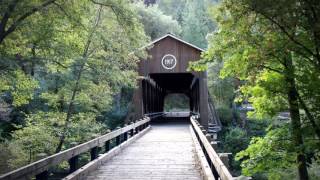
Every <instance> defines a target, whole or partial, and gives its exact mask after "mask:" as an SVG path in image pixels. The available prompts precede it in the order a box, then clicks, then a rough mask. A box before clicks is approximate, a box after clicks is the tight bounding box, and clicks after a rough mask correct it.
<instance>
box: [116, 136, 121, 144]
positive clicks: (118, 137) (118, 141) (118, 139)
mask: <svg viewBox="0 0 320 180" xmlns="http://www.w3.org/2000/svg"><path fill="white" fill-rule="evenodd" d="M120 138H121V135H119V136H117V137H116V145H117V146H119V145H120V143H121V139H120Z"/></svg>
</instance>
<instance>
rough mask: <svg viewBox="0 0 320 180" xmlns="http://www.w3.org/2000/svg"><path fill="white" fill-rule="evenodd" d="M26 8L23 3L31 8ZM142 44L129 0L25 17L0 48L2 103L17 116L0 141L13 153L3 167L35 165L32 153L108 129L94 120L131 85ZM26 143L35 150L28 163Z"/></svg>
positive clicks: (70, 5)
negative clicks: (6, 136) (17, 114)
mask: <svg viewBox="0 0 320 180" xmlns="http://www.w3.org/2000/svg"><path fill="white" fill-rule="evenodd" d="M17 2H18V1H17ZM19 3H21V2H20V1H19ZM29 3H30V4H28V3H26V2H25V4H23V5H24V6H26V7H31V6H33V5H35V4H32V3H33V2H29ZM35 3H38V1H37V2H35ZM21 6H22V4H21ZM1 7H2V6H1ZM19 13H20V12H19ZM19 13H15V14H12V16H11V17H12V18H13V19H15V18H18V17H19ZM21 13H22V11H21ZM16 16H17V17H16ZM10 22H11V21H10ZM30 27H32V28H30ZM147 40H148V38H147V36H146V35H145V34H144V30H143V26H142V24H141V23H140V22H139V21H138V16H137V14H136V13H135V11H134V9H133V6H132V4H131V3H129V2H128V1H120V0H106V1H95V0H81V1H76V2H74V1H72V2H71V1H54V2H53V4H52V5H50V6H47V7H46V9H45V11H44V10H43V11H40V10H39V11H37V12H36V13H34V14H32V15H30V16H29V17H28V18H26V19H24V23H23V24H20V26H19V28H17V29H16V30H15V31H13V32H12V33H11V34H10V35H8V36H6V37H5V39H4V41H3V43H2V44H1V45H0V53H1V54H0V55H1V58H0V60H1V62H5V63H1V65H0V66H1V67H3V68H1V70H0V73H1V75H4V76H1V77H0V80H1V82H4V83H5V86H3V88H1V91H0V93H1V100H4V101H5V102H6V103H8V104H10V107H12V108H13V109H14V111H19V112H21V116H22V118H21V119H22V121H21V122H19V123H17V122H13V121H12V122H11V123H12V124H13V126H14V127H15V128H14V129H13V132H8V133H11V136H9V137H8V138H7V139H5V140H4V141H8V142H5V144H9V145H10V147H17V148H11V149H10V153H9V154H11V155H12V157H10V160H9V162H11V163H10V164H11V165H12V166H15V167H16V166H19V165H22V164H25V163H27V162H26V161H28V162H31V161H34V160H37V158H38V157H36V156H37V154H39V153H40V154H41V153H45V154H46V155H50V154H52V153H54V152H58V151H60V150H63V149H65V148H70V147H71V146H73V145H74V142H76V143H81V142H83V141H85V140H88V139H90V138H92V137H95V136H96V135H97V134H101V133H104V132H105V131H104V130H106V129H107V128H110V126H107V127H105V126H104V125H103V124H106V125H108V123H109V122H101V121H102V119H103V118H100V117H101V116H102V115H103V114H104V112H105V111H108V110H110V109H111V102H112V100H113V97H114V95H115V94H117V93H118V92H119V91H120V89H121V88H134V87H135V83H136V76H137V74H136V71H135V70H136V65H137V61H138V57H144V56H145V52H144V51H142V50H139V48H140V47H142V46H143V45H144V44H145V43H146V42H147ZM132 52H135V53H132ZM43 119H46V121H43V122H42V121H41V120H43ZM87 123H89V124H87ZM86 127H88V128H89V129H86ZM90 128H91V129H90ZM102 129H104V130H102ZM79 132H84V133H83V136H82V135H81V134H79ZM47 133H48V135H46V134H47ZM37 136H39V139H37V138H36V137H37ZM40 138H41V139H40ZM46 141H47V142H50V143H48V144H43V143H38V142H46ZM27 142H28V143H27ZM27 145H32V148H31V149H35V151H34V152H32V154H33V155H32V157H31V156H29V155H28V151H29V149H30V148H28V146H27ZM47 145H48V147H45V146H47ZM18 149H19V150H18ZM15 150H17V151H15ZM19 153H21V156H19ZM19 157H21V158H19ZM15 158H16V159H15Z"/></svg>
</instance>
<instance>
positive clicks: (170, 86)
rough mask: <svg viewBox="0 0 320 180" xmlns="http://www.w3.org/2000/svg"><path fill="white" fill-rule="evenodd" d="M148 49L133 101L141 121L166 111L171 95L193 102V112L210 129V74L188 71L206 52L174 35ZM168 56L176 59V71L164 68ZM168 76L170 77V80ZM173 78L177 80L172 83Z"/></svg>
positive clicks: (139, 67)
mask: <svg viewBox="0 0 320 180" xmlns="http://www.w3.org/2000/svg"><path fill="white" fill-rule="evenodd" d="M145 48H147V52H148V55H149V56H148V58H147V59H141V60H140V61H139V64H138V72H139V79H138V89H137V90H136V91H135V92H134V97H133V102H134V106H133V107H134V111H135V114H136V118H141V117H143V116H144V114H146V113H152V112H161V111H163V105H164V98H165V96H166V95H167V94H169V93H183V94H186V95H187V96H188V97H189V98H190V110H191V111H193V112H195V113H200V114H201V116H200V122H201V124H202V125H203V126H204V127H207V126H208V119H209V118H208V87H207V73H206V72H205V71H203V72H193V71H191V72H190V71H189V70H188V67H189V64H190V62H194V61H197V60H199V59H200V58H201V53H202V52H203V50H202V49H201V48H198V47H195V46H194V45H192V44H189V43H187V42H185V41H183V40H181V39H179V38H177V37H175V36H173V35H171V34H167V35H165V36H163V37H162V38H159V39H158V40H155V41H153V42H152V43H150V44H149V45H147V46H146V47H145ZM166 55H170V56H171V55H172V56H174V57H175V59H176V65H175V66H174V67H172V68H166V67H164V66H163V65H162V60H163V58H164V57H165V56H166ZM167 75H169V76H170V77H168V76H167ZM156 76H157V78H156ZM164 76H167V77H166V78H167V79H166V80H164ZM171 76H172V77H174V78H177V79H174V78H173V79H172V78H171ZM159 79H162V80H159ZM159 81H161V82H159ZM180 81H181V82H180ZM182 82H184V83H182ZM180 83H181V84H184V85H183V86H182V85H181V84H180Z"/></svg>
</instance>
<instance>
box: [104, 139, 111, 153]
mask: <svg viewBox="0 0 320 180" xmlns="http://www.w3.org/2000/svg"><path fill="white" fill-rule="evenodd" d="M104 150H105V152H108V151H109V150H110V140H109V141H106V142H105V144H104Z"/></svg>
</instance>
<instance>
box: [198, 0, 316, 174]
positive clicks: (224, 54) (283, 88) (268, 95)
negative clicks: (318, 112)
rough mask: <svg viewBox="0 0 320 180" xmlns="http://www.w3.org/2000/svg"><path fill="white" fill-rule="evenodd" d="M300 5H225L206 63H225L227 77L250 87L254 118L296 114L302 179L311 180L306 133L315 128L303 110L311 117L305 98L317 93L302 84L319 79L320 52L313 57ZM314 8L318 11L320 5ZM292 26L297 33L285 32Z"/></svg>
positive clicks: (219, 10)
mask: <svg viewBox="0 0 320 180" xmlns="http://www.w3.org/2000/svg"><path fill="white" fill-rule="evenodd" d="M299 3H302V2H298V1H296V2H295V3H289V4H290V5H289V6H287V5H288V3H287V1H286V2H284V1H281V3H280V4H278V3H274V2H272V1H259V2H256V1H233V0H226V1H223V2H222V3H221V5H220V6H219V8H217V11H215V13H216V14H215V20H216V21H217V22H218V24H219V30H218V31H216V32H215V33H214V34H213V35H212V36H211V37H210V45H209V50H208V51H207V53H206V54H205V55H204V60H203V62H206V61H213V60H219V59H222V60H223V61H224V68H223V70H222V72H221V76H222V77H226V76H232V77H236V78H239V79H240V80H244V81H245V82H246V84H245V85H244V86H242V87H241V91H242V93H244V95H245V97H246V98H247V99H249V101H250V102H252V103H253V105H254V107H255V110H256V111H255V112H253V113H251V115H256V116H260V117H262V116H266V115H268V116H270V117H273V116H275V115H276V114H277V113H278V112H280V111H283V110H288V111H289V112H290V115H291V121H290V122H291V126H290V128H291V129H290V137H291V139H290V140H291V143H292V145H293V147H294V149H295V151H294V152H295V153H294V155H295V156H296V165H297V167H298V175H299V178H300V179H308V173H307V166H306V147H305V146H306V144H309V141H308V140H306V138H307V137H310V134H308V133H305V132H304V131H303V129H304V126H309V125H308V124H304V122H302V119H303V118H302V117H301V116H302V115H301V113H300V110H302V109H303V110H304V112H305V113H306V114H309V115H310V113H307V112H308V108H310V107H314V106H315V105H316V104H312V103H308V107H307V106H304V105H303V104H304V102H303V101H302V100H301V99H300V98H299V97H300V94H299V92H301V91H302V90H303V89H305V90H306V89H308V88H310V90H312V89H313V88H314V87H312V86H310V85H309V83H306V82H305V81H302V77H303V78H311V77H313V76H310V74H309V73H307V72H310V71H311V72H312V73H315V74H318V70H317V68H316V66H315V61H314V60H316V58H315V55H316V53H315V52H316V49H317V48H316V45H314V46H313V48H314V49H315V51H314V52H313V53H310V52H308V51H309V50H310V49H309V47H312V46H309V45H311V44H314V43H311V42H312V41H310V37H312V35H311V34H310V33H309V30H308V29H307V28H306V27H307V26H305V24H306V23H308V22H304V23H302V21H304V20H305V19H304V18H301V19H300V18H297V16H296V13H295V11H296V10H299V12H298V13H302V12H304V11H306V10H307V9H306V8H302V6H300V4H299ZM309 5H311V6H312V7H318V6H317V3H311V4H309ZM270 7H274V8H270ZM274 9H277V11H274ZM311 12H312V11H309V12H307V13H306V14H309V13H311ZM304 16H305V14H304V15H302V14H301V17H304ZM271 17H272V18H271ZM274 18H275V19H274ZM301 20H302V21H301ZM287 26H289V27H290V28H291V29H290V32H287V31H284V29H283V27H287ZM293 26H294V27H293ZM300 26H301V27H300ZM308 27H309V26H308ZM287 30H288V29H287ZM311 39H312V38H311ZM301 42H303V44H301ZM304 43H306V44H304ZM307 44H308V45H307ZM308 49H309V50H308ZM302 52H303V53H302ZM310 58H311V59H312V60H311V61H310V60H309V59H310ZM299 65H301V66H299ZM318 77H319V76H318ZM317 81H319V80H317ZM309 98H311V96H310V97H309ZM309 115H307V116H309ZM308 119H309V121H310V122H311V124H312V126H310V128H312V129H313V130H314V133H315V135H317V131H318V130H317V129H318V128H319V127H318V125H317V123H316V122H315V121H314V120H315V119H314V118H312V115H310V117H308ZM306 142H308V143H306Z"/></svg>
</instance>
